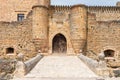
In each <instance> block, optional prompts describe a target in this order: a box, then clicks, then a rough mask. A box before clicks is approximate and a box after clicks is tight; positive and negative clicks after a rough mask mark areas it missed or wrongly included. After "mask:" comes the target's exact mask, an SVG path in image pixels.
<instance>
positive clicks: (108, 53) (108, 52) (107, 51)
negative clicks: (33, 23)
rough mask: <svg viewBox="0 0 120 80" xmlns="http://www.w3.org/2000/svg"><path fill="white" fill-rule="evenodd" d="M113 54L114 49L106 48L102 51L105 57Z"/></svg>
mask: <svg viewBox="0 0 120 80" xmlns="http://www.w3.org/2000/svg"><path fill="white" fill-rule="evenodd" d="M114 54H115V51H114V50H110V49H108V50H105V51H104V55H105V57H114Z"/></svg>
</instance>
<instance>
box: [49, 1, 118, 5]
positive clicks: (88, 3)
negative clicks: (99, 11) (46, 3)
mask: <svg viewBox="0 0 120 80" xmlns="http://www.w3.org/2000/svg"><path fill="white" fill-rule="evenodd" d="M118 1H120V0H51V4H52V5H75V4H85V5H88V6H115V5H116V2H118Z"/></svg>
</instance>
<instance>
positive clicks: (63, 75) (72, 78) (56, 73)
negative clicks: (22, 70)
mask: <svg viewBox="0 0 120 80" xmlns="http://www.w3.org/2000/svg"><path fill="white" fill-rule="evenodd" d="M96 78H98V76H97V75H96V74H95V73H93V72H92V71H91V70H90V69H89V68H88V67H87V66H86V65H85V64H84V63H83V62H82V61H81V60H80V59H79V58H78V57H77V56H45V57H44V58H43V59H41V61H40V62H38V64H37V65H36V66H35V67H34V69H33V70H31V72H30V73H29V74H27V75H26V76H25V77H24V78H21V80H96ZM14 80H20V79H14Z"/></svg>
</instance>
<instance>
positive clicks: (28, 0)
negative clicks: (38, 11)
mask: <svg viewBox="0 0 120 80" xmlns="http://www.w3.org/2000/svg"><path fill="white" fill-rule="evenodd" d="M36 3H37V0H0V14H1V15H0V21H8V22H11V21H17V14H19V13H22V14H25V17H26V16H27V14H28V12H29V11H30V10H31V9H32V6H33V5H34V4H36Z"/></svg>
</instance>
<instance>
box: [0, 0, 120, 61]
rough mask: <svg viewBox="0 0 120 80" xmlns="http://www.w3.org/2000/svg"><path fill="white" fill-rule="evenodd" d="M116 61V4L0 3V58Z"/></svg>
mask: <svg viewBox="0 0 120 80" xmlns="http://www.w3.org/2000/svg"><path fill="white" fill-rule="evenodd" d="M39 50H40V51H41V52H42V54H43V55H51V54H56V53H57V54H63V53H64V54H66V55H77V54H79V52H80V51H82V52H83V53H84V54H85V55H86V56H95V55H96V56H97V55H99V54H100V53H101V52H103V53H104V54H105V57H113V58H115V59H117V60H119V59H120V3H119V2H118V3H117V5H116V6H87V5H83V4H78V5H73V6H53V5H50V0H1V3H0V57H2V58H8V57H12V58H13V57H16V55H17V54H19V53H23V54H25V58H26V59H29V58H31V57H33V56H35V55H36V54H37V52H38V51H39Z"/></svg>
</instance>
